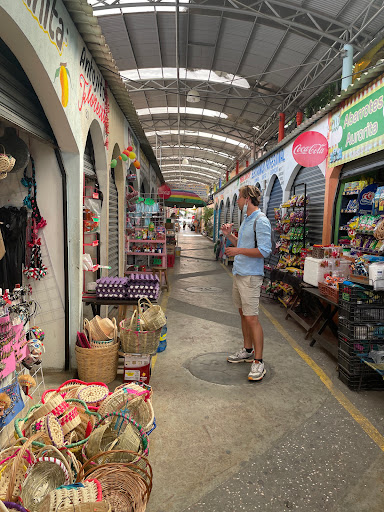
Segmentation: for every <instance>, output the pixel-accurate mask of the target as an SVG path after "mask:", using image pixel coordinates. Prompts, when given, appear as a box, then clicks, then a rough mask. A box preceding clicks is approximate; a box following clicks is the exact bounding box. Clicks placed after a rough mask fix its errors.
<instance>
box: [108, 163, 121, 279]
mask: <svg viewBox="0 0 384 512" xmlns="http://www.w3.org/2000/svg"><path fill="white" fill-rule="evenodd" d="M108 266H110V267H111V268H110V270H109V271H108V275H109V276H112V277H117V276H118V275H119V208H118V195H117V188H116V184H115V178H114V173H113V171H112V170H111V177H110V180H109V223H108Z"/></svg>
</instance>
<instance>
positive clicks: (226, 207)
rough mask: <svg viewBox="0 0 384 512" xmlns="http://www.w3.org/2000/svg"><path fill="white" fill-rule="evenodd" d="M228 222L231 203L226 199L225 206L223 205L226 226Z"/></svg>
mask: <svg viewBox="0 0 384 512" xmlns="http://www.w3.org/2000/svg"><path fill="white" fill-rule="evenodd" d="M230 221H231V203H230V201H229V198H228V199H227V202H226V205H225V223H226V224H228V223H229V222H230Z"/></svg>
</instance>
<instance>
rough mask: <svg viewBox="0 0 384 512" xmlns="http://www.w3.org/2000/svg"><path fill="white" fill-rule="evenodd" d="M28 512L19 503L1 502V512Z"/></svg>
mask: <svg viewBox="0 0 384 512" xmlns="http://www.w3.org/2000/svg"><path fill="white" fill-rule="evenodd" d="M15 510H16V511H17V512H28V510H25V508H24V507H22V506H21V505H20V504H19V503H13V502H12V501H0V511H1V512H14V511H15Z"/></svg>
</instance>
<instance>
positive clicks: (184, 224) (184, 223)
mask: <svg viewBox="0 0 384 512" xmlns="http://www.w3.org/2000/svg"><path fill="white" fill-rule="evenodd" d="M186 225H187V223H186V222H185V221H184V222H183V229H185V226H186Z"/></svg>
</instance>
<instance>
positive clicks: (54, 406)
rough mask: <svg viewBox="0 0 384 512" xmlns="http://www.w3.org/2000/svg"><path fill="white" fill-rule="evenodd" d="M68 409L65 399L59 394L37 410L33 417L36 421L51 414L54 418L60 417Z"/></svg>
mask: <svg viewBox="0 0 384 512" xmlns="http://www.w3.org/2000/svg"><path fill="white" fill-rule="evenodd" d="M66 409H68V404H67V403H66V402H65V400H64V398H63V397H62V396H61V395H60V394H58V393H57V394H56V395H54V396H52V397H51V399H50V400H49V401H48V402H46V403H45V404H43V405H41V406H40V407H39V408H37V409H35V410H34V411H33V417H34V419H35V420H38V419H40V418H42V417H43V416H46V415H47V414H49V413H51V414H53V415H54V416H60V415H61V414H63V413H64V412H65V410H66Z"/></svg>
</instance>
